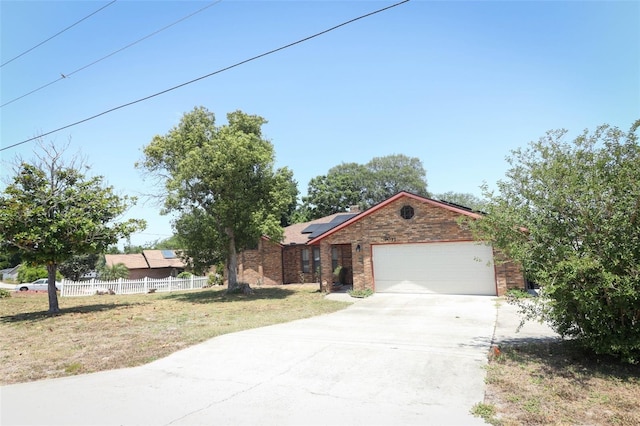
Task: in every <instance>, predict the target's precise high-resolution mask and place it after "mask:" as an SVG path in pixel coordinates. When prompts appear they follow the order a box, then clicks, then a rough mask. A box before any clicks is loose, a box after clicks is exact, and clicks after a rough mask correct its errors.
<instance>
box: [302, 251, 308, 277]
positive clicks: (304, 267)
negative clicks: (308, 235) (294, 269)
mask: <svg viewBox="0 0 640 426" xmlns="http://www.w3.org/2000/svg"><path fill="white" fill-rule="evenodd" d="M302 272H304V273H305V274H307V273H309V249H308V248H305V249H302Z"/></svg>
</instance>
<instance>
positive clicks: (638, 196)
mask: <svg viewBox="0 0 640 426" xmlns="http://www.w3.org/2000/svg"><path fill="white" fill-rule="evenodd" d="M639 126H640V120H639V121H638V122H636V123H635V124H634V125H633V127H632V128H631V130H630V131H629V132H624V131H621V130H619V129H617V128H615V127H609V126H606V125H605V126H601V127H598V128H597V129H596V130H595V131H593V132H588V131H585V132H584V133H582V134H580V135H579V136H578V137H577V138H575V140H573V141H572V142H566V141H565V136H566V131H564V130H560V131H550V132H548V133H547V134H546V136H544V137H542V138H541V139H540V140H539V141H537V142H532V143H531V144H530V145H529V146H528V147H526V148H524V149H517V150H515V151H513V152H512V154H511V155H510V156H509V157H508V161H509V164H510V169H509V170H508V172H507V175H506V179H505V180H502V181H500V182H498V185H497V191H496V192H489V191H485V193H486V196H487V198H488V199H489V201H490V202H489V204H488V205H487V206H486V211H487V213H488V215H487V216H486V217H485V218H484V219H483V220H481V221H476V222H475V224H471V225H472V226H474V227H475V230H476V232H478V233H479V236H480V237H481V238H484V239H487V240H489V241H491V242H492V243H493V244H494V245H495V246H496V247H498V248H500V249H501V250H502V251H504V252H505V253H506V254H507V255H509V256H510V257H511V258H513V259H515V260H517V261H518V262H520V264H522V266H523V267H524V270H525V271H526V274H527V276H528V278H529V279H531V280H533V281H535V282H536V283H538V284H539V285H540V287H541V297H540V298H538V301H539V302H540V303H539V304H537V305H533V306H532V305H527V306H528V309H529V313H530V314H532V315H533V316H536V315H539V316H541V317H542V318H543V319H545V320H548V321H550V324H551V325H552V326H553V327H554V328H555V330H557V331H558V332H559V333H560V334H561V335H563V336H568V337H572V338H575V339H578V340H579V341H580V342H582V343H584V344H585V345H586V346H587V347H588V348H590V349H592V350H594V351H595V352H598V353H608V354H614V355H619V356H622V357H623V358H625V359H627V360H630V361H640V146H639V145H638V138H637V130H638V127H639Z"/></svg>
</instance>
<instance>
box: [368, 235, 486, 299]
mask: <svg viewBox="0 0 640 426" xmlns="http://www.w3.org/2000/svg"><path fill="white" fill-rule="evenodd" d="M373 274H374V275H373V276H374V280H375V288H376V291H377V292H380V293H442V294H484V295H495V294H496V284H495V271H494V267H493V251H492V249H491V247H490V246H487V245H484V244H478V243H475V242H464V243H427V244H389V245H376V246H373Z"/></svg>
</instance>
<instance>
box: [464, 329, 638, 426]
mask: <svg viewBox="0 0 640 426" xmlns="http://www.w3.org/2000/svg"><path fill="white" fill-rule="evenodd" d="M486 382H487V392H486V396H485V401H484V403H483V404H478V405H477V406H476V408H475V413H476V415H479V416H481V417H484V418H485V420H487V421H488V422H489V423H491V424H495V425H556V424H558V425H569V424H571V425H623V426H624V425H629V426H631V425H634V426H635V425H638V424H640V409H639V407H640V366H637V365H629V364H622V363H620V362H619V361H618V360H616V359H614V358H610V357H606V356H595V355H593V354H589V353H586V352H585V351H583V350H582V349H580V348H579V347H577V345H575V344H574V343H573V342H569V341H551V342H536V343H529V344H523V345H512V346H505V347H501V353H500V355H499V356H497V357H495V358H493V359H492V360H491V362H490V363H489V365H488V367H487V378H486ZM487 407H492V408H493V409H494V411H495V412H494V413H490V411H491V410H489V409H487ZM483 413H484V414H486V415H482V414H483Z"/></svg>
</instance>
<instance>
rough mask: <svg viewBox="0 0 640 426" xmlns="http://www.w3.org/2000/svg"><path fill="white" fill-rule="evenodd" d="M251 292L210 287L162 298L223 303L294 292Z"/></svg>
mask: <svg viewBox="0 0 640 426" xmlns="http://www.w3.org/2000/svg"><path fill="white" fill-rule="evenodd" d="M252 290H253V294H249V295H245V294H227V292H226V288H225V289H211V290H206V291H199V292H193V293H187V292H185V293H175V294H168V295H166V296H163V299H167V300H177V301H182V302H188V303H216V302H218V303H224V302H236V301H241V300H262V299H285V298H287V297H289V296H291V295H293V294H294V293H295V291H293V290H289V289H286V288H277V287H263V288H253V289H252Z"/></svg>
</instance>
